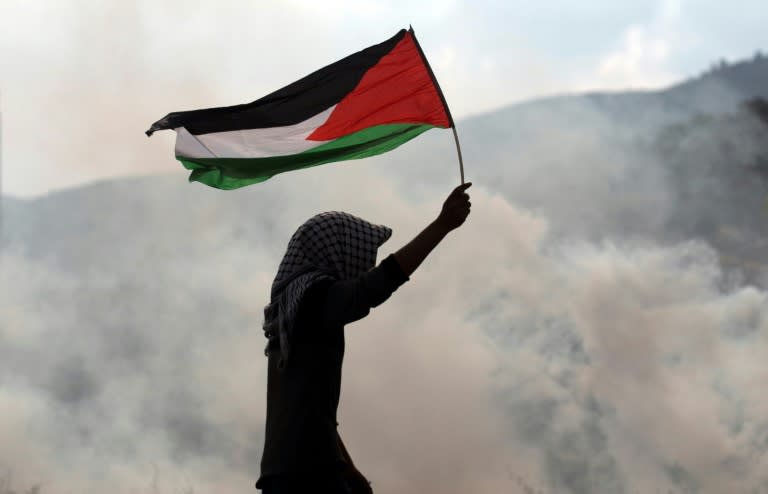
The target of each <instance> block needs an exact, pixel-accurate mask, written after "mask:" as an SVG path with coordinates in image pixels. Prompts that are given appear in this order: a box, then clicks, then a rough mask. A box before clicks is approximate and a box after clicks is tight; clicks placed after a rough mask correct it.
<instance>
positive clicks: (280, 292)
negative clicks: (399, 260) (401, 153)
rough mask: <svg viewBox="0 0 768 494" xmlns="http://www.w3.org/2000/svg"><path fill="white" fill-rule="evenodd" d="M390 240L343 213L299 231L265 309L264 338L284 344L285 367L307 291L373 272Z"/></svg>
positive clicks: (385, 231) (384, 231)
mask: <svg viewBox="0 0 768 494" xmlns="http://www.w3.org/2000/svg"><path fill="white" fill-rule="evenodd" d="M391 235H392V230H391V229H390V228H388V227H386V226H383V225H374V224H371V223H369V222H367V221H365V220H363V219H360V218H358V217H356V216H353V215H351V214H349V213H344V212H339V211H330V212H326V213H320V214H318V215H315V216H313V217H312V218H310V219H309V220H307V221H306V222H305V223H304V224H303V225H301V226H300V227H299V228H298V230H296V233H294V234H293V236H292V237H291V240H290V241H289V242H288V248H287V249H286V252H285V255H284V256H283V260H282V261H281V262H280V267H279V268H278V270H277V276H275V280H274V281H273V282H272V291H271V300H270V303H269V304H267V305H266V306H265V307H264V335H265V336H266V337H267V339H268V340H269V342H270V343H271V342H272V341H273V340H274V339H278V340H279V342H280V349H281V352H282V362H281V364H280V366H281V367H282V366H283V365H284V364H285V362H286V361H287V359H288V355H289V353H290V340H291V336H292V333H293V325H294V321H295V319H296V315H297V313H298V310H299V304H300V302H301V299H302V297H303V296H304V293H305V292H306V291H307V289H309V288H310V287H311V286H312V285H314V284H315V283H317V282H318V281H320V280H323V279H333V280H348V279H352V278H356V277H357V276H360V275H361V274H363V273H365V272H366V271H368V270H370V269H371V268H373V267H374V266H375V265H376V252H377V250H378V248H379V246H381V244H383V243H384V242H386V241H387V239H389V237H390V236H391ZM267 348H269V343H267ZM265 353H266V350H265Z"/></svg>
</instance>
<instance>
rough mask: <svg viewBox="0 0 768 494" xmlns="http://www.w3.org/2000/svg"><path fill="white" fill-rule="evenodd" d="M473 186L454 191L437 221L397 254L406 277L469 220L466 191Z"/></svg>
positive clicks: (461, 186)
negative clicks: (450, 234) (448, 236)
mask: <svg viewBox="0 0 768 494" xmlns="http://www.w3.org/2000/svg"><path fill="white" fill-rule="evenodd" d="M471 185H472V182H468V183H466V184H462V185H459V186H458V187H456V188H455V189H453V191H452V192H451V193H450V195H449V196H448V198H447V199H446V200H445V202H444V203H443V208H442V210H441V211H440V214H439V215H438V217H437V219H436V220H434V221H433V222H432V223H430V224H429V225H427V227H426V228H424V230H422V231H421V233H419V234H418V235H416V237H414V238H413V240H411V241H410V242H408V243H407V244H405V245H404V246H403V247H402V248H401V249H400V250H398V251H397V252H395V254H394V256H395V259H397V263H398V264H399V265H400V267H401V268H402V270H403V272H404V273H405V275H406V276H410V275H411V274H412V273H413V272H414V271H415V270H416V268H418V267H419V265H420V264H421V263H422V261H423V260H424V259H425V258H426V257H427V256H428V255H429V253H430V252H432V249H434V248H435V247H436V246H437V244H439V243H440V241H441V240H443V238H445V236H446V235H447V234H448V232H450V231H451V230H454V229H456V228H458V227H460V226H461V225H462V224H463V223H464V221H465V220H466V219H467V216H468V215H469V209H470V206H471V205H472V203H470V202H469V194H467V192H466V190H467V189H468V188H469V187H470V186H471Z"/></svg>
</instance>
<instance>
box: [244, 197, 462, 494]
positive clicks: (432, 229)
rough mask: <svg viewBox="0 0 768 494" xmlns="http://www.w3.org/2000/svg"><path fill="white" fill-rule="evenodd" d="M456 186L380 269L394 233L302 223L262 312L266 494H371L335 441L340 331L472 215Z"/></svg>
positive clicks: (332, 222) (350, 221)
mask: <svg viewBox="0 0 768 494" xmlns="http://www.w3.org/2000/svg"><path fill="white" fill-rule="evenodd" d="M471 185H472V184H471V183H466V184H462V185H460V186H458V187H456V188H455V189H454V190H453V191H452V192H451V193H450V194H449V195H448V197H447V198H446V200H445V201H444V203H443V206H442V209H441V211H440V213H439V215H438V217H437V219H435V220H434V221H432V222H431V223H430V224H429V225H428V226H427V227H426V228H424V230H422V231H421V232H420V233H419V234H418V235H417V236H416V237H414V238H413V239H412V240H411V241H410V242H408V243H407V244H406V245H405V246H403V247H402V248H400V249H399V250H398V251H396V252H395V253H394V254H390V255H389V256H387V257H386V258H385V259H384V260H383V261H381V263H379V265H378V266H376V256H377V251H378V249H379V247H380V246H381V245H382V244H383V243H384V242H386V241H387V239H389V237H390V236H391V235H392V230H391V229H390V228H388V227H386V226H383V225H375V224H371V223H369V222H367V221H365V220H363V219H361V218H358V217H356V216H353V215H351V214H349V213H345V212H337V211H331V212H325V213H321V214H318V215H315V216H313V217H312V218H310V219H309V220H307V221H306V222H305V223H304V224H302V225H301V226H300V227H299V228H298V229H297V230H296V232H295V233H294V234H293V236H292V237H291V239H290V241H289V242H288V247H287V249H286V252H285V255H284V256H283V259H282V261H281V262H280V266H279V268H278V270H277V275H276V276H275V279H274V281H273V283H272V289H271V295H270V302H269V304H267V305H266V306H265V307H264V325H263V328H264V335H265V336H266V338H267V346H266V348H265V350H264V352H265V354H266V355H267V357H268V363H267V416H266V424H265V431H266V432H265V436H264V450H263V454H262V458H261V475H260V477H259V479H258V481H257V482H256V488H257V489H261V490H262V492H263V494H299V493H302V494H303V493H310V492H319V493H323V494H371V493H372V492H373V491H372V489H371V486H370V482H369V481H368V480H367V479H366V478H365V476H363V474H362V473H360V471H359V470H358V469H357V467H356V466H355V464H354V463H353V461H352V458H351V457H350V455H349V452H348V451H347V449H346V446H345V445H344V442H343V441H342V440H341V436H340V435H339V433H338V429H337V428H338V421H337V420H336V412H337V409H338V405H339V397H340V391H341V371H342V362H343V358H344V325H345V324H348V323H351V322H353V321H357V320H359V319H362V318H363V317H365V316H366V315H368V313H369V312H370V310H371V309H372V308H374V307H377V306H378V305H380V304H381V303H383V302H384V301H385V300H387V299H388V298H389V297H390V295H391V294H392V293H393V292H394V291H395V290H397V288H398V287H399V286H400V285H402V284H403V283H405V282H406V281H408V280H409V279H410V276H411V274H412V273H413V272H414V270H416V268H417V267H418V266H419V265H420V264H421V262H422V261H423V260H424V259H425V258H426V257H427V255H429V253H430V252H432V250H433V249H434V248H435V246H437V244H439V243H440V242H441V241H442V240H443V238H445V236H446V235H447V234H448V233H449V232H450V231H452V230H454V229H456V228H458V227H459V226H461V225H462V224H463V223H464V221H465V220H466V218H467V216H468V215H469V212H470V207H471V203H470V201H469V194H467V192H466V190H467V189H468V188H469V187H470V186H471Z"/></svg>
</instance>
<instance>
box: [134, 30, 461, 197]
mask: <svg viewBox="0 0 768 494" xmlns="http://www.w3.org/2000/svg"><path fill="white" fill-rule="evenodd" d="M433 127H440V128H450V127H453V119H452V118H451V114H450V112H449V110H448V105H447V104H446V102H445V98H444V97H443V94H442V91H441V90H440V86H438V84H437V80H436V79H435V76H434V74H433V73H432V69H431V68H430V67H429V63H428V62H427V59H426V57H425V56H424V53H423V52H422V50H421V47H420V46H419V43H418V41H416V36H415V35H414V32H413V29H409V30H408V31H406V30H405V29H403V30H401V31H400V32H398V33H397V34H396V35H395V36H393V37H392V38H390V39H388V40H387V41H384V42H383V43H380V44H378V45H374V46H371V47H369V48H366V49H364V50H362V51H359V52H357V53H355V54H353V55H350V56H348V57H346V58H343V59H341V60H339V61H338V62H336V63H333V64H331V65H328V66H327V67H323V68H322V69H320V70H318V71H316V72H313V73H312V74H310V75H308V76H306V77H304V78H303V79H300V80H298V81H296V82H294V83H292V84H289V85H288V86H286V87H284V88H282V89H278V90H277V91H275V92H274V93H272V94H269V95H267V96H264V97H263V98H261V99H258V100H256V101H254V102H252V103H247V104H243V105H236V106H228V107H220V108H208V109H204V110H193V111H183V112H174V113H170V114H168V115H167V116H166V117H165V118H162V119H161V120H158V121H157V122H155V123H154V124H152V127H151V128H150V129H149V130H148V131H147V135H152V133H153V132H154V131H156V130H163V129H174V130H175V131H176V134H177V136H176V159H178V160H179V161H181V163H182V164H183V165H184V166H185V167H186V168H188V169H189V170H192V173H191V175H190V177H189V180H190V181H198V182H202V183H204V184H206V185H210V186H211V187H216V188H219V189H236V188H238V187H243V186H245V185H250V184H253V183H257V182H262V181H264V180H267V179H268V178H270V177H272V176H273V175H276V174H278V173H282V172H285V171H289V170H296V169H299V168H307V167H310V166H316V165H321V164H324V163H330V162H332V161H342V160H350V159H358V158H365V157H368V156H375V155H377V154H381V153H385V152H387V151H390V150H392V149H394V148H396V147H397V146H399V145H401V144H403V143H405V142H407V141H409V140H411V139H413V138H414V137H416V136H418V135H419V134H421V133H422V132H426V131H427V130H429V129H431V128H433Z"/></svg>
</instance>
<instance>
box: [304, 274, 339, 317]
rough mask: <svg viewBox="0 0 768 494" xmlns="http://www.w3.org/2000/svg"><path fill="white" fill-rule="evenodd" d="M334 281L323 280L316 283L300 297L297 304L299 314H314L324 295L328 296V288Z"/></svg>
mask: <svg viewBox="0 0 768 494" xmlns="http://www.w3.org/2000/svg"><path fill="white" fill-rule="evenodd" d="M333 282H334V280H332V279H329V278H324V279H321V280H318V281H316V282H315V283H313V284H312V286H310V287H309V288H307V290H306V291H305V292H304V295H302V297H301V303H300V304H299V313H300V314H302V315H306V314H307V313H315V312H316V311H317V310H318V308H319V307H320V306H321V305H322V304H323V301H324V300H325V297H326V295H327V294H328V288H329V287H330V286H331V284H333Z"/></svg>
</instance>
